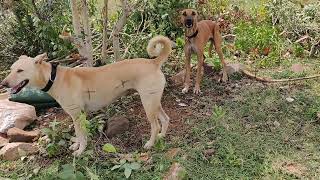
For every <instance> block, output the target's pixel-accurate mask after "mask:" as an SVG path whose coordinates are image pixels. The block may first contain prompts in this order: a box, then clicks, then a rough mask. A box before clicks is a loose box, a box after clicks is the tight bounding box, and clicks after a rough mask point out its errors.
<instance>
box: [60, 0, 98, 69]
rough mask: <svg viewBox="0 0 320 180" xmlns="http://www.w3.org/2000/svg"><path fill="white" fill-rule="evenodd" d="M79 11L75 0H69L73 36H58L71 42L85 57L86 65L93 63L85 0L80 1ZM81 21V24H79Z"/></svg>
mask: <svg viewBox="0 0 320 180" xmlns="http://www.w3.org/2000/svg"><path fill="white" fill-rule="evenodd" d="M80 5H81V12H80V11H79V7H78V2H77V0H70V6H71V12H72V25H73V28H74V34H75V36H74V37H72V36H60V37H61V38H62V39H66V40H70V41H71V42H73V43H74V44H75V45H76V47H77V49H78V51H79V54H80V55H81V56H82V57H84V58H86V66H92V65H93V50H92V40H91V30H90V22H89V10H88V4H87V2H86V0H81V1H80ZM81 21H82V24H81Z"/></svg>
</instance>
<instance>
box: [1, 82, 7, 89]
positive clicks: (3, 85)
mask: <svg viewBox="0 0 320 180" xmlns="http://www.w3.org/2000/svg"><path fill="white" fill-rule="evenodd" d="M3 87H5V88H9V83H8V82H7V81H2V82H1V83H0V88H3Z"/></svg>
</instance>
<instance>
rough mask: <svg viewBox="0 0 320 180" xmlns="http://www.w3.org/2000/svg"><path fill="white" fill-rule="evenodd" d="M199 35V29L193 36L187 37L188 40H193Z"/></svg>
mask: <svg viewBox="0 0 320 180" xmlns="http://www.w3.org/2000/svg"><path fill="white" fill-rule="evenodd" d="M198 33H199V31H198V29H197V30H196V32H194V33H193V34H192V35H191V36H186V37H187V38H188V39H192V38H194V37H197V35H198Z"/></svg>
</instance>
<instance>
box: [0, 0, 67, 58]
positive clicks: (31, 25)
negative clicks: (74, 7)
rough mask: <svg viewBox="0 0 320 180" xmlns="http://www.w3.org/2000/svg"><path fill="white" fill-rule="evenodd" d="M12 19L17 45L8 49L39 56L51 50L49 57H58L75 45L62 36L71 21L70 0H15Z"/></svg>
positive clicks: (9, 25) (14, 41)
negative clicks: (62, 38)
mask: <svg viewBox="0 0 320 180" xmlns="http://www.w3.org/2000/svg"><path fill="white" fill-rule="evenodd" d="M11 11H12V13H13V14H11V17H13V18H12V20H11V21H7V23H6V24H4V25H3V26H7V27H6V28H7V29H8V32H9V33H10V36H8V35H7V34H5V35H4V36H5V37H7V38H8V37H10V38H12V39H13V46H12V47H10V48H9V49H7V51H8V52H9V51H12V53H13V54H15V55H16V56H17V55H21V54H26V55H28V56H36V55H38V54H39V53H42V52H48V55H49V57H58V56H62V55H64V54H66V53H67V52H69V51H70V50H71V49H72V48H73V47H72V46H71V44H70V43H66V42H64V41H63V40H61V39H60V38H59V33H60V32H61V31H62V29H63V26H64V25H65V24H71V21H70V20H71V18H70V12H69V6H68V1H67V0H57V1H45V0H41V1H38V3H37V4H33V2H32V1H30V0H21V1H14V3H13V4H12V6H11Z"/></svg>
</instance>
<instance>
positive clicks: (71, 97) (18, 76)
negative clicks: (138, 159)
mask: <svg viewBox="0 0 320 180" xmlns="http://www.w3.org/2000/svg"><path fill="white" fill-rule="evenodd" d="M171 49H172V44H171V41H170V40H169V39H168V38H166V37H163V36H157V37H155V38H153V39H151V40H150V42H149V44H148V47H147V51H148V53H149V55H150V56H157V58H155V59H151V60H150V59H142V58H137V59H131V60H123V61H120V62H117V63H113V64H110V65H106V66H102V67H96V68H85V67H79V68H68V67H61V66H57V65H55V64H50V63H47V62H44V61H43V60H44V59H46V58H47V57H46V54H42V55H38V56H37V57H35V58H30V57H27V56H21V57H20V58H19V60H18V61H16V62H15V63H14V64H13V65H12V66H11V72H10V74H9V75H8V76H7V77H6V78H5V79H4V80H3V81H2V82H1V85H3V86H6V87H9V88H12V89H11V92H12V93H18V92H19V91H20V90H21V89H22V88H24V87H26V86H29V87H36V88H39V89H41V88H42V90H43V91H48V93H49V94H50V95H51V96H52V97H53V98H55V99H56V100H57V102H58V103H59V104H60V105H61V107H62V108H63V109H64V110H65V111H66V112H67V113H68V114H69V115H70V116H71V117H72V119H73V124H74V128H75V135H76V138H75V143H74V144H73V145H72V146H70V149H72V150H74V151H75V152H74V155H76V156H78V155H80V154H81V153H82V152H83V151H84V150H85V148H86V146H87V134H86V131H85V128H83V124H81V122H79V120H78V119H77V118H78V117H79V115H80V113H81V112H82V111H85V112H88V111H95V110H98V109H100V108H102V107H105V106H107V105H109V104H110V103H112V102H113V101H114V100H116V99H117V98H118V97H119V96H121V95H122V94H124V93H125V92H126V91H127V90H129V89H135V90H137V91H138V93H139V95H140V97H141V101H142V104H143V107H144V109H145V111H146V114H147V118H148V120H149V122H150V124H151V137H150V139H149V141H148V142H147V143H146V144H145V146H144V148H146V149H149V148H151V147H152V146H153V145H154V142H155V140H156V137H157V135H158V133H159V130H160V125H159V122H158V119H160V122H161V125H162V129H161V133H160V134H159V135H160V136H162V137H163V136H165V134H166V131H167V128H168V125H169V117H168V116H167V114H166V113H165V112H164V110H163V109H162V106H161V97H162V93H163V90H164V87H165V82H166V80H165V77H164V75H163V73H162V72H161V70H160V68H161V65H162V64H163V63H164V62H165V61H166V60H167V58H168V56H169V54H170V52H171Z"/></svg>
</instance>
